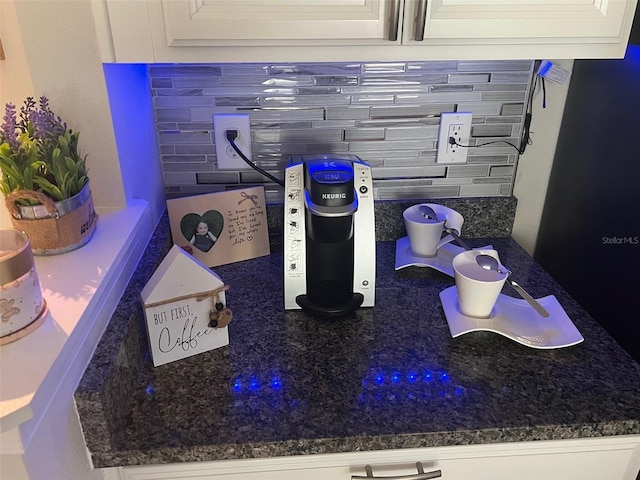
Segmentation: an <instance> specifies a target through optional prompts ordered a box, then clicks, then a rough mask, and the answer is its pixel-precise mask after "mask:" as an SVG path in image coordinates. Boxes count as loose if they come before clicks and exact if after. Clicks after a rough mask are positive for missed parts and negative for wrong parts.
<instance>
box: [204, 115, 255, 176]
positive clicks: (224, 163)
mask: <svg viewBox="0 0 640 480" xmlns="http://www.w3.org/2000/svg"><path fill="white" fill-rule="evenodd" d="M227 130H237V131H238V137H237V138H236V139H235V140H234V143H235V144H236V146H237V147H238V148H239V149H240V151H241V152H242V153H243V154H244V156H245V157H247V158H248V159H249V160H251V122H250V120H249V114H216V115H214V116H213V133H214V139H215V145H216V163H217V165H218V169H220V170H244V169H250V168H251V167H250V166H249V165H247V163H246V162H245V161H244V160H243V159H242V158H241V157H240V155H238V153H237V152H236V151H235V150H234V149H233V147H232V146H231V144H230V143H229V141H228V140H227V134H226V132H227Z"/></svg>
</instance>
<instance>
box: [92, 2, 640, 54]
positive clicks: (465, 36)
mask: <svg viewBox="0 0 640 480" xmlns="http://www.w3.org/2000/svg"><path fill="white" fill-rule="evenodd" d="M102 1H104V2H106V3H105V5H106V9H100V8H95V10H96V12H97V13H98V16H99V17H100V18H99V19H98V22H100V23H102V21H103V20H104V17H106V21H107V22H108V24H109V29H105V32H107V31H110V32H111V38H110V40H111V41H112V42H113V55H112V58H105V61H116V62H143V63H154V62H187V63H189V62H286V61H296V62H301V61H335V62H337V61H377V60H381V61H389V60H452V59H453V60H455V59H467V60H468V59H535V58H553V59H560V58H603V57H605V58H606V57H622V56H624V52H625V49H626V45H627V41H628V38H629V31H630V28H631V23H632V21H633V16H634V12H635V8H636V4H637V0H270V1H268V2H267V1H264V0H244V1H237V0H102ZM105 10H106V13H105Z"/></svg>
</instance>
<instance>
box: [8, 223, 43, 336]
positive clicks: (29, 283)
mask: <svg viewBox="0 0 640 480" xmlns="http://www.w3.org/2000/svg"><path fill="white" fill-rule="evenodd" d="M44 310H45V302H44V299H43V298H42V290H41V288H40V281H39V280H38V273H37V272H36V267H35V264H34V261H33V252H32V251H31V244H30V243H29V238H28V237H27V235H26V234H25V233H24V232H21V231H19V230H14V229H12V228H0V345H2V344H4V343H8V342H10V341H13V340H16V339H17V338H18V336H16V334H17V332H19V331H20V330H22V329H25V328H26V327H27V326H29V325H31V324H33V323H34V322H35V320H37V319H39V318H41V316H42V314H43V313H44Z"/></svg>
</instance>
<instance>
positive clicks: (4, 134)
mask: <svg viewBox="0 0 640 480" xmlns="http://www.w3.org/2000/svg"><path fill="white" fill-rule="evenodd" d="M2 119H3V120H4V123H3V124H2V127H1V128H0V138H1V139H2V141H3V142H7V143H8V144H9V146H10V147H11V149H12V150H17V149H18V148H19V147H20V142H19V141H18V134H17V133H16V130H18V122H17V119H16V106H15V105H14V104H12V103H7V105H6V106H5V113H4V117H3V118H2Z"/></svg>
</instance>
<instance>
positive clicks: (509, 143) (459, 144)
mask: <svg viewBox="0 0 640 480" xmlns="http://www.w3.org/2000/svg"><path fill="white" fill-rule="evenodd" d="M492 143H506V144H507V145H509V146H511V147H513V148H515V149H516V150H517V151H518V153H519V154H521V155H522V154H523V153H524V150H525V148H526V147H524V145H526V144H527V143H526V142H524V143H523V147H520V148H518V147H517V146H516V145H514V144H513V143H511V142H507V141H506V140H494V141H491V142H487V143H483V144H482V145H462V144H461V143H458V142H457V140H456V139H455V138H453V137H449V144H450V145H455V146H456V147H462V148H480V147H484V146H485V145H491V144H492Z"/></svg>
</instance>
